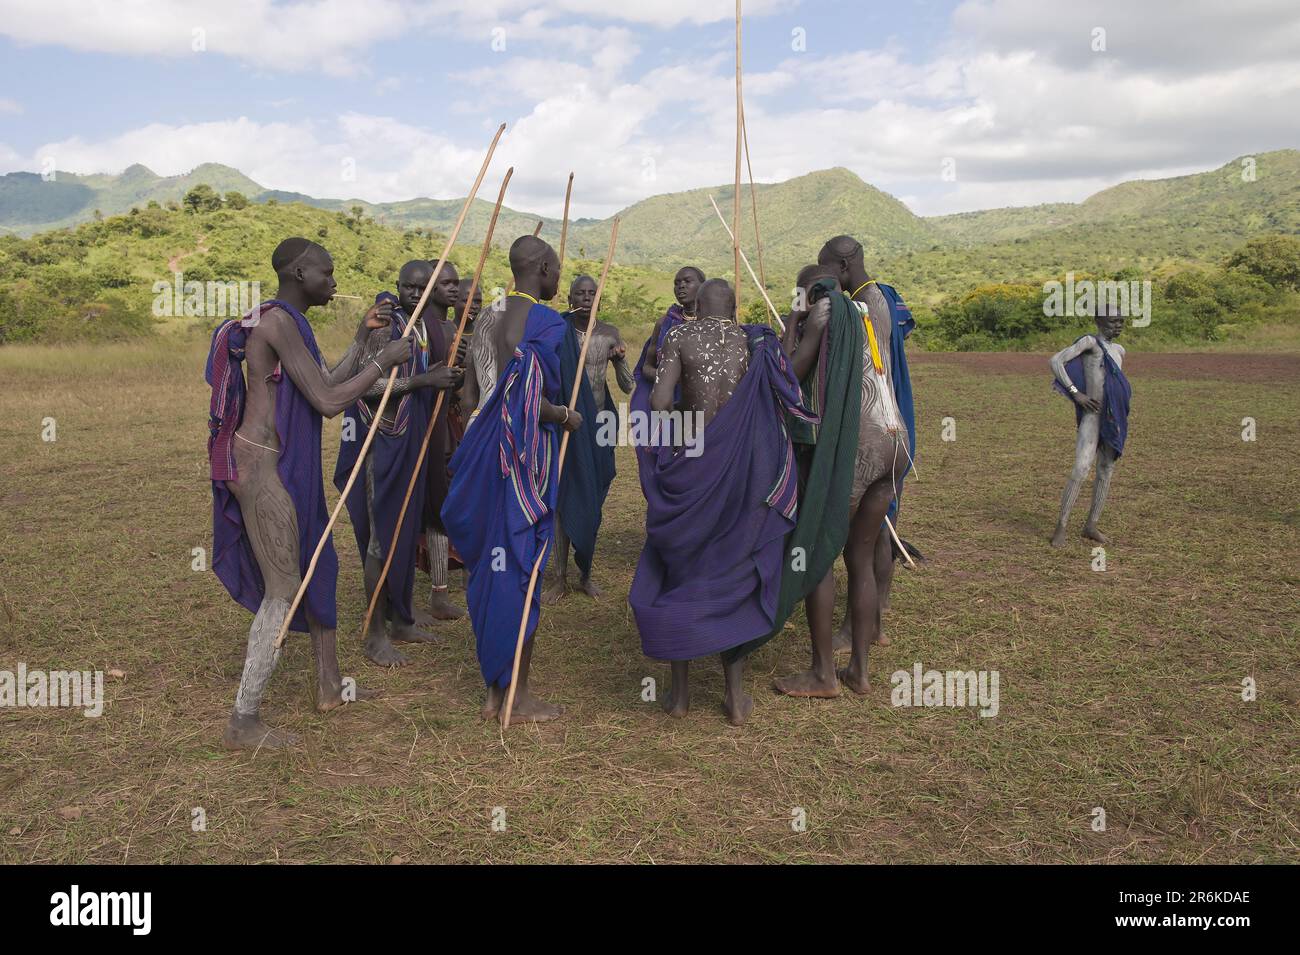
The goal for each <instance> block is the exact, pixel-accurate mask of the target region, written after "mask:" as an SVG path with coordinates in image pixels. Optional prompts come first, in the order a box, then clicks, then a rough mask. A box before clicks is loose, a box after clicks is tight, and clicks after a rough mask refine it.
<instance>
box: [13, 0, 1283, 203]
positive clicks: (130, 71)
mask: <svg viewBox="0 0 1300 955" xmlns="http://www.w3.org/2000/svg"><path fill="white" fill-rule="evenodd" d="M745 10H746V17H745V34H744V36H745V90H746V97H745V103H746V114H747V120H748V124H749V132H750V145H751V148H752V150H753V162H754V171H755V175H756V176H757V178H758V179H759V180H761V181H777V180H780V179H785V178H788V177H790V176H793V175H799V174H802V173H806V172H809V171H812V170H815V169H821V168H826V167H829V166H836V165H839V166H846V167H848V168H850V169H852V170H853V171H854V172H856V173H858V174H859V175H860V176H862V177H863V178H864V179H866V180H867V181H868V182H871V183H872V184H873V185H876V186H878V187H880V188H882V189H884V190H886V191H888V192H890V193H892V194H894V195H897V196H899V197H900V198H902V199H903V200H904V201H905V202H907V203H908V204H909V205H910V206H911V207H912V208H913V209H914V210H916V211H917V212H919V213H922V214H938V213H945V212H954V211H964V210H967V209H975V208H986V207H990V206H1001V205H1022V204H1029V203H1034V202H1043V201H1067V200H1078V199H1082V198H1084V197H1086V196H1087V195H1089V194H1090V193H1092V192H1094V191H1096V190H1098V189H1101V188H1104V187H1106V186H1107V185H1111V184H1113V183H1115V182H1118V181H1122V180H1123V179H1128V178H1136V177H1150V176H1160V175H1176V174H1181V173H1185V172H1190V171H1198V170H1201V169H1206V168H1212V167H1214V166H1218V165H1221V164H1222V163H1224V162H1227V161H1228V160H1230V159H1233V158H1235V157H1237V156H1240V155H1244V154H1250V153H1253V152H1258V151H1263V150H1267V149H1274V148H1280V147H1287V146H1295V145H1297V142H1296V138H1297V137H1296V136H1295V135H1294V132H1293V130H1294V119H1293V117H1294V116H1296V115H1300V69H1297V66H1296V64H1297V63H1298V62H1300V12H1298V11H1297V7H1296V4H1294V3H1293V2H1289V0H1241V2H1235V3H1233V4H1222V3H1217V2H1208V0H1184V2H1177V3H1175V2H1145V3H1134V2H1132V0H1124V2H1118V0H1097V2H1092V3H1082V2H1055V0H966V2H938V0H935V2H918V3H897V2H895V3H888V4H886V3H875V2H870V3H835V2H830V0H803V2H800V0H750V2H747V3H746V4H745ZM732 12H733V4H732V3H730V2H727V0H721V2H714V0H639V2H635V3H633V4H629V5H626V6H624V5H620V4H610V3H607V2H597V0H554V2H550V3H536V2H530V0H433V2H416V0H365V2H353V0H315V2H306V0H243V2H230V0H221V2H218V0H170V2H164V0H118V2H115V3H98V2H92V0H0V172H4V171H11V170H15V169H32V170H37V169H40V168H41V166H42V163H44V162H53V163H54V164H55V165H56V166H57V168H59V169H65V170H68V171H72V172H79V173H88V172H116V171H120V170H121V169H122V168H124V167H125V166H127V165H129V164H130V163H132V162H142V163H144V164H145V165H147V166H149V167H150V168H151V169H153V170H154V171H155V172H159V173H162V174H176V173H180V172H184V171H186V170H188V169H190V168H193V167H194V166H196V165H198V164H199V163H201V162H205V161H215V162H224V163H227V164H229V165H232V166H235V167H237V168H239V169H241V170H242V171H244V172H245V173H247V174H248V175H250V176H251V177H253V178H254V179H256V180H257V181H258V182H260V183H262V184H263V185H266V186H268V187H271V188H280V189H291V190H298V191H303V192H308V193H311V194H314V195H319V196H331V197H336V198H350V197H353V196H359V197H361V198H365V199H370V200H373V201H383V200H394V199H404V198H411V197H414V196H417V195H430V196H435V197H450V196H455V195H461V194H463V193H464V191H465V189H466V188H467V187H468V185H469V183H470V181H471V180H472V177H473V173H474V171H475V169H476V168H477V165H478V161H479V159H480V158H481V155H482V151H483V149H484V148H485V146H486V143H487V140H488V138H489V137H490V134H491V131H492V130H493V129H494V128H495V126H496V125H497V124H498V123H500V122H506V123H508V124H509V127H508V131H507V135H506V138H505V139H503V141H502V146H501V149H500V150H499V152H498V156H499V160H498V162H497V163H496V164H495V168H496V169H497V172H496V173H495V174H494V176H493V177H491V179H495V178H496V177H497V176H499V174H500V172H501V171H504V167H505V164H507V163H513V164H514V165H515V167H516V173H515V179H514V182H513V184H512V188H511V195H510V196H509V197H508V198H507V203H508V204H509V205H511V206H513V207H515V208H520V209H529V210H534V211H537V212H542V213H548V214H556V213H558V211H559V206H560V204H561V202H562V198H563V183H564V180H565V178H566V176H567V173H568V171H569V170H570V169H573V170H575V172H576V174H577V175H576V180H575V190H574V200H575V209H576V212H577V214H579V215H602V216H603V215H607V214H609V213H611V212H614V211H616V210H617V209H619V208H622V207H624V206H626V205H629V204H630V203H632V202H635V201H636V200H638V199H640V198H644V197H645V196H647V195H651V194H655V193H660V192H669V191H676V190H679V189H686V188H693V187H698V186H706V185H713V184H716V183H719V182H725V181H728V180H729V179H730V178H731V175H732V162H733V161H734V156H733V153H732V149H733V148H734V141H733V139H732V136H733V135H734V125H733V124H734V87H733V82H734V73H733V71H734V61H733V59H732V55H733V54H732V49H733V46H732V45H733V32H732V30H733V25H732ZM1099 30H1100V31H1102V32H1101V33H1100V34H1099V33H1098V31H1099ZM1099 36H1100V40H1101V42H1100V47H1101V48H1098V46H1099V42H1098V38H1099ZM800 37H802V38H803V39H804V41H805V42H804V43H803V44H802V45H801V44H800V43H799V42H798V40H799V38H800ZM502 41H504V49H501V48H500V47H501V46H502ZM494 44H495V46H494ZM195 46H199V47H201V49H198V50H196V49H195V48H194V47H195ZM491 179H490V180H489V181H491Z"/></svg>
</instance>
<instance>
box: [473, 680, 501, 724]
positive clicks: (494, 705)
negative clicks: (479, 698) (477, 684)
mask: <svg viewBox="0 0 1300 955" xmlns="http://www.w3.org/2000/svg"><path fill="white" fill-rule="evenodd" d="M505 701H506V691H505V690H503V689H501V688H500V687H497V686H490V687H488V688H487V696H485V697H484V698H483V708H482V709H481V710H479V711H478V715H479V716H481V717H483V719H485V720H493V719H496V718H497V714H499V713H500V712H501V707H502V705H503V704H504V703H505Z"/></svg>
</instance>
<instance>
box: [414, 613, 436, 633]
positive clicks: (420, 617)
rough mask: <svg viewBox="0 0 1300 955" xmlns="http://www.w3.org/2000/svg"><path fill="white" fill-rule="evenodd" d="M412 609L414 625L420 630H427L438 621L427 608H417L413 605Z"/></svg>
mask: <svg viewBox="0 0 1300 955" xmlns="http://www.w3.org/2000/svg"><path fill="white" fill-rule="evenodd" d="M412 610H414V611H415V625H416V626H417V627H419V628H420V629H421V630H428V629H429V628H431V627H433V626H434V625H435V624H436V623H437V622H438V621H437V620H435V619H434V617H433V614H431V613H429V611H427V610H419V609H416V608H414V607H413V608H412Z"/></svg>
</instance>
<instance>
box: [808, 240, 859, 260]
mask: <svg viewBox="0 0 1300 955" xmlns="http://www.w3.org/2000/svg"><path fill="white" fill-rule="evenodd" d="M841 259H848V260H849V261H850V262H851V261H853V260H854V259H856V260H858V261H861V260H862V243H861V242H859V241H858V240H857V239H855V238H853V236H851V235H837V236H836V237H835V238H833V239H830V240H828V241H827V242H826V244H825V245H823V246H822V250H821V251H820V252H818V253H817V264H818V265H835V264H837V263H838V262H839V261H840V260H841Z"/></svg>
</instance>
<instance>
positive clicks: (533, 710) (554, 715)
mask: <svg viewBox="0 0 1300 955" xmlns="http://www.w3.org/2000/svg"><path fill="white" fill-rule="evenodd" d="M505 715H506V708H505V706H502V707H501V718H502V719H505ZM563 715H564V707H562V706H557V705H556V704H554V703H547V702H546V701H545V700H543V699H540V698H539V697H536V696H533V694H532V693H530V692H529V691H528V690H524V692H522V693H520V694H519V695H518V696H516V697H515V705H514V707H513V708H512V709H511V710H510V722H511V723H545V722H547V721H548V720H557V719H559V718H560V717H561V716H563Z"/></svg>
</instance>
